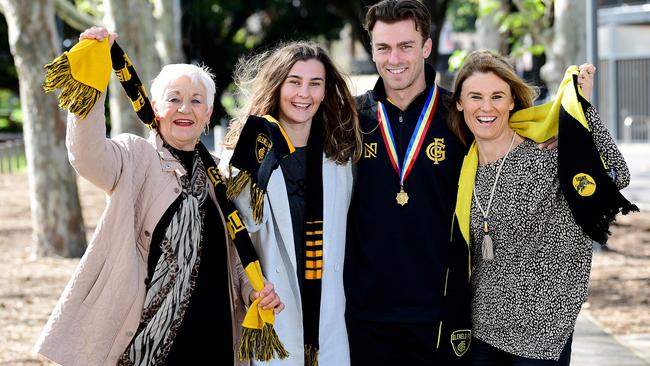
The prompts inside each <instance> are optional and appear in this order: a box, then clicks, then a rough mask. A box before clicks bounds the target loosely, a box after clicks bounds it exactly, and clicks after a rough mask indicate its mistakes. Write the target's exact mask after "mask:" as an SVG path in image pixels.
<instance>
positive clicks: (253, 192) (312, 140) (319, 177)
mask: <svg viewBox="0 0 650 366" xmlns="http://www.w3.org/2000/svg"><path fill="white" fill-rule="evenodd" d="M322 135H323V132H322V131H321V130H320V129H319V126H318V124H313V125H312V128H311V130H310V134H309V139H308V142H307V167H306V187H307V189H306V192H307V193H306V198H305V222H304V225H303V230H304V243H302V245H303V248H302V253H303V258H302V261H301V263H302V268H299V273H298V275H299V276H302V281H301V287H300V295H301V300H302V301H301V302H302V318H303V334H304V343H305V346H304V348H305V365H308V366H315V365H318V348H319V343H318V335H319V320H320V302H321V290H322V286H321V285H322V276H323V138H322ZM294 151H295V148H294V147H293V145H292V144H291V141H290V140H289V138H288V136H287V134H286V133H285V132H284V130H283V129H282V127H281V126H280V124H279V123H278V121H277V120H276V119H275V118H273V117H271V116H268V115H267V116H264V117H257V116H249V117H248V119H247V120H246V124H245V125H244V128H243V129H242V132H241V133H240V135H239V139H238V140H237V146H235V149H234V151H233V155H232V158H231V159H230V164H229V169H230V173H231V174H230V177H229V178H228V179H229V182H228V194H229V198H230V199H233V198H234V197H236V196H238V195H239V194H240V193H241V191H242V190H243V189H244V188H245V187H246V185H249V184H250V188H249V189H250V197H251V200H250V205H251V208H252V210H253V218H254V220H255V221H256V222H258V223H259V222H261V220H262V216H263V211H264V195H265V194H266V188H267V184H268V181H269V179H270V178H271V174H272V173H273V171H274V170H275V169H277V168H278V166H279V165H280V162H281V160H282V159H283V158H284V157H286V156H287V155H289V154H292V153H293V152H294ZM233 169H237V170H239V173H238V174H236V175H235V176H233V174H232V172H233ZM295 245H300V244H299V243H295Z"/></svg>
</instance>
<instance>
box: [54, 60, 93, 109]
mask: <svg viewBox="0 0 650 366" xmlns="http://www.w3.org/2000/svg"><path fill="white" fill-rule="evenodd" d="M44 68H45V70H46V76H45V82H44V83H43V89H44V90H45V92H51V91H54V90H56V89H61V94H59V108H62V109H67V110H69V111H70V112H72V113H74V114H76V115H78V116H80V117H82V118H85V117H86V116H88V113H90V110H91V109H92V108H93V106H94V105H95V102H97V99H99V96H100V95H101V92H100V91H99V90H97V89H95V88H93V87H91V86H88V85H86V84H84V83H81V82H79V81H77V80H75V79H74V78H73V77H72V74H71V71H70V62H69V60H68V56H67V55H66V54H62V55H61V56H59V57H57V58H55V59H54V60H53V61H52V62H51V63H49V64H47V65H45V66H44Z"/></svg>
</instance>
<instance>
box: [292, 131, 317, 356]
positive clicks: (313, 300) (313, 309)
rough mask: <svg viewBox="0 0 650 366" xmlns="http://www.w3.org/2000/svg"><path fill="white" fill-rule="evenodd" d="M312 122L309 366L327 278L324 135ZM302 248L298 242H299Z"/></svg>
mask: <svg viewBox="0 0 650 366" xmlns="http://www.w3.org/2000/svg"><path fill="white" fill-rule="evenodd" d="M315 122H316V121H313V122H312V126H311V131H310V134H309V140H308V142H307V173H306V186H307V189H306V197H305V225H304V229H305V235H304V239H305V242H304V243H303V250H302V252H303V260H302V267H303V268H302V273H299V274H298V275H301V274H302V276H303V281H302V287H301V289H300V291H301V293H300V295H301V299H302V323H303V325H302V326H303V334H304V342H305V365H307V366H315V365H318V349H319V343H318V335H319V333H320V332H319V320H320V303H321V289H322V278H323V132H322V130H321V128H320V125H319V124H318V123H315ZM296 245H298V243H296Z"/></svg>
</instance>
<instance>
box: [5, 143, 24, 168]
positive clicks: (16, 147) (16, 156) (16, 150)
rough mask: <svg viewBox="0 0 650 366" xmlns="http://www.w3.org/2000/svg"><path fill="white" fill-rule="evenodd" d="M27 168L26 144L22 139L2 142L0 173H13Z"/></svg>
mask: <svg viewBox="0 0 650 366" xmlns="http://www.w3.org/2000/svg"><path fill="white" fill-rule="evenodd" d="M24 166H25V143H24V142H23V140H22V139H18V140H9V141H2V142H0V173H12V172H16V171H18V170H20V169H22V168H23V167H24Z"/></svg>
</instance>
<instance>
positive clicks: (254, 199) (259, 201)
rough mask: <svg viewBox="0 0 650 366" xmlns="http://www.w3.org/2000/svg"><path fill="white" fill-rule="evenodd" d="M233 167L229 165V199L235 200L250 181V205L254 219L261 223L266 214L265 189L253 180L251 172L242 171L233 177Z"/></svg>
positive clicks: (227, 194) (227, 193) (227, 189)
mask: <svg viewBox="0 0 650 366" xmlns="http://www.w3.org/2000/svg"><path fill="white" fill-rule="evenodd" d="M232 168H233V167H232V165H229V166H228V169H229V178H228V182H227V183H228V184H227V188H226V196H227V197H228V199H229V200H233V199H234V198H235V197H237V196H239V194H240V193H241V192H242V191H243V190H244V188H246V185H248V184H249V183H250V184H251V188H250V196H251V197H250V205H251V209H253V219H254V220H255V222H256V223H258V224H259V223H261V222H262V216H263V214H264V190H262V189H261V188H260V187H259V186H258V185H257V184H255V183H254V182H253V181H252V178H251V174H250V173H248V172H246V171H240V172H239V174H237V175H236V176H234V177H233V174H232Z"/></svg>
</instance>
